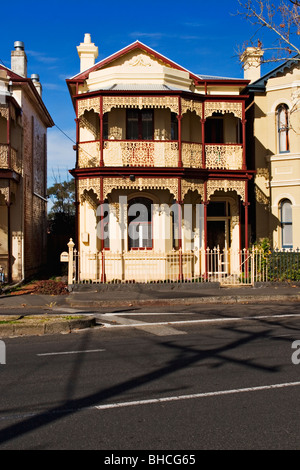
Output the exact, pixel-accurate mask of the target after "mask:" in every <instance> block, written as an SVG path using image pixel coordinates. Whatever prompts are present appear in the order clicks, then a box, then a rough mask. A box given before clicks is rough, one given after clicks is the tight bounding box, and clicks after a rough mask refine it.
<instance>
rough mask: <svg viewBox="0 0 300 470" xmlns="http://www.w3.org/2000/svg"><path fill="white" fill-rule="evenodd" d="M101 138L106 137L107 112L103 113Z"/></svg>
mask: <svg viewBox="0 0 300 470" xmlns="http://www.w3.org/2000/svg"><path fill="white" fill-rule="evenodd" d="M103 139H105V140H107V139H108V113H104V114H103Z"/></svg>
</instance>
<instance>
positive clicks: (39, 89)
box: [31, 73, 42, 96]
mask: <svg viewBox="0 0 300 470" xmlns="http://www.w3.org/2000/svg"><path fill="white" fill-rule="evenodd" d="M31 80H32V83H33V84H34V86H35V88H36V90H37V92H38V94H39V95H40V96H42V85H41V82H40V77H39V75H38V74H37V73H33V74H31Z"/></svg>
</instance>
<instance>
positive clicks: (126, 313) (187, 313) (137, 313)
mask: <svg viewBox="0 0 300 470" xmlns="http://www.w3.org/2000/svg"><path fill="white" fill-rule="evenodd" d="M100 315H105V316H108V315H112V316H118V315H126V316H133V315H136V316H138V315H141V316H142V315H155V316H156V315H195V312H115V313H114V312H113V313H112V312H107V313H104V314H100Z"/></svg>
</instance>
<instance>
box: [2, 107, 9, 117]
mask: <svg viewBox="0 0 300 470" xmlns="http://www.w3.org/2000/svg"><path fill="white" fill-rule="evenodd" d="M0 116H2V117H4V118H5V119H8V117H9V112H8V106H0Z"/></svg>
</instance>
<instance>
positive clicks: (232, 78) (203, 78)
mask: <svg viewBox="0 0 300 470" xmlns="http://www.w3.org/2000/svg"><path fill="white" fill-rule="evenodd" d="M197 76H198V77H199V78H200V79H201V80H243V79H242V78H234V77H217V76H215V75H197Z"/></svg>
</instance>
